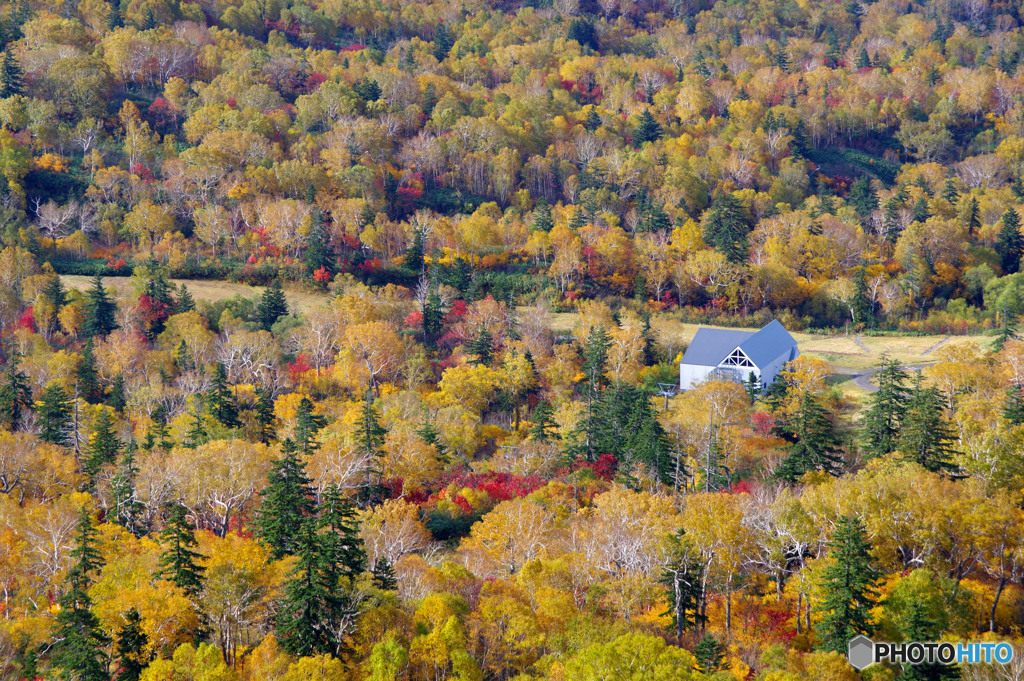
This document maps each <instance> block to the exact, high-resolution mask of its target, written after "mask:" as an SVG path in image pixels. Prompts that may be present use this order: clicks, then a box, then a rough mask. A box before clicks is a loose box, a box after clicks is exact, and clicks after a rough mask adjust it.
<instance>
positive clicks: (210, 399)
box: [206, 362, 242, 428]
mask: <svg viewBox="0 0 1024 681" xmlns="http://www.w3.org/2000/svg"><path fill="white" fill-rule="evenodd" d="M206 403H207V405H208V408H209V410H210V415H211V416H213V418H215V419H217V420H218V421H219V422H220V424H221V425H222V426H224V427H225V428H238V427H240V426H241V425H242V422H241V421H240V420H239V419H238V405H237V404H235V396H234V395H233V394H232V393H231V387H230V385H229V384H228V372H227V369H225V368H224V365H223V364H222V363H220V362H217V364H216V365H215V366H214V369H213V380H212V381H211V382H210V389H209V390H207V391H206Z"/></svg>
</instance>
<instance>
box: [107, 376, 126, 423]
mask: <svg viewBox="0 0 1024 681" xmlns="http://www.w3.org/2000/svg"><path fill="white" fill-rule="evenodd" d="M107 404H108V405H110V407H111V408H112V409H113V410H114V411H116V412H117V413H118V414H122V413H124V408H125V407H127V406H128V395H127V394H126V393H125V388H124V376H123V375H121V374H118V375H117V376H115V377H114V382H113V384H112V385H111V386H110V394H109V395H107Z"/></svg>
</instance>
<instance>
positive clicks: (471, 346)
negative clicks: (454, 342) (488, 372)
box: [466, 324, 494, 366]
mask: <svg viewBox="0 0 1024 681" xmlns="http://www.w3.org/2000/svg"><path fill="white" fill-rule="evenodd" d="M466 352H468V353H470V354H471V355H476V357H474V358H473V359H472V360H470V363H471V364H476V365H483V366H487V365H488V364H490V363H491V360H492V359H493V358H494V336H492V335H491V332H490V331H488V330H487V327H486V326H484V325H483V324H481V325H480V328H479V329H477V332H476V335H475V336H473V337H472V338H470V339H469V341H468V342H467V343H466Z"/></svg>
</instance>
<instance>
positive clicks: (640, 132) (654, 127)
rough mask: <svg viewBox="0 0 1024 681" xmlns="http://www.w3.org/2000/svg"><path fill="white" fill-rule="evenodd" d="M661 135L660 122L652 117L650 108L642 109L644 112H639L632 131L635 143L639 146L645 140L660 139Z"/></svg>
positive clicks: (653, 140) (655, 140) (654, 140)
mask: <svg viewBox="0 0 1024 681" xmlns="http://www.w3.org/2000/svg"><path fill="white" fill-rule="evenodd" d="M661 135H662V131H661V124H660V123H658V121H657V119H655V118H654V114H653V113H651V110H650V109H644V112H643V113H642V114H640V122H639V123H638V124H637V126H636V130H635V131H634V132H633V139H634V140H635V141H636V145H637V146H638V147H639V146H643V145H644V144H645V143H646V142H657V141H658V140H660V139H661Z"/></svg>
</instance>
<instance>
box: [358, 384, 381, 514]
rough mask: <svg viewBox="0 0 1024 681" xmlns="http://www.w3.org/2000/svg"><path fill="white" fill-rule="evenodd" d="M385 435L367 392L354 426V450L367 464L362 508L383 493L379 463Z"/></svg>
mask: <svg viewBox="0 0 1024 681" xmlns="http://www.w3.org/2000/svg"><path fill="white" fill-rule="evenodd" d="M387 434H388V431H387V429H386V428H385V427H384V426H382V425H381V424H380V414H379V413H378V412H377V409H376V407H374V406H373V394H372V393H371V392H370V391H369V390H368V391H366V398H365V399H364V400H363V409H362V412H361V413H360V415H359V422H358V423H357V424H356V449H357V450H358V451H359V453H360V455H361V456H362V457H363V459H364V460H365V461H366V462H367V466H366V487H365V489H364V490H363V492H362V494H361V495H360V496H361V504H362V506H364V507H367V506H370V505H372V504H373V503H374V502H375V501H376V500H377V499H378V497H379V496H380V494H381V493H382V491H383V490H382V489H381V476H382V475H383V471H382V470H381V466H380V461H381V459H382V458H383V456H384V449H383V447H384V438H385V436H386V435H387Z"/></svg>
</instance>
